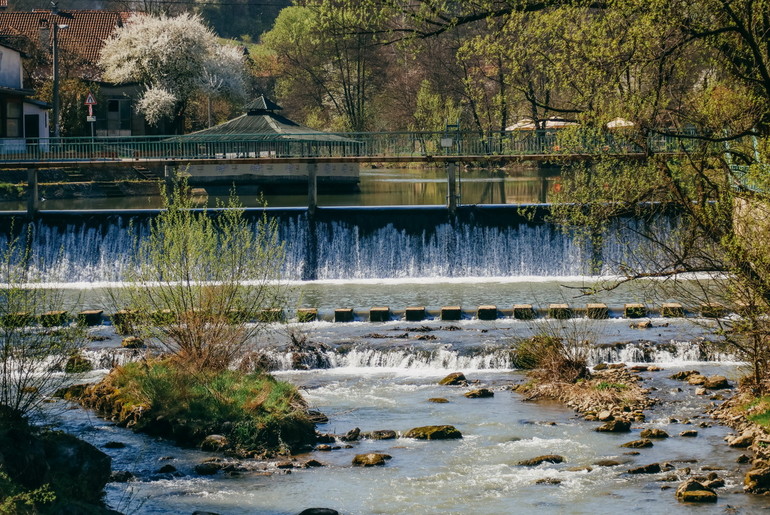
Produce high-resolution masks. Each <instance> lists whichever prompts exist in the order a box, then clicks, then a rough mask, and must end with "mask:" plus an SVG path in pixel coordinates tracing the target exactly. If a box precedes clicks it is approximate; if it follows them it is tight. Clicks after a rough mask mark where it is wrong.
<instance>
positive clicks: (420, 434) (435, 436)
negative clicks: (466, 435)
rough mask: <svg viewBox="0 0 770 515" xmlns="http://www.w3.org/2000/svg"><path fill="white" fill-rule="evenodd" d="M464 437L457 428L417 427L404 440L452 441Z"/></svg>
mask: <svg viewBox="0 0 770 515" xmlns="http://www.w3.org/2000/svg"><path fill="white" fill-rule="evenodd" d="M462 437H463V435H462V433H460V431H458V430H457V429H456V428H455V426H422V427H415V428H413V429H410V430H409V431H407V432H406V434H405V435H404V438H416V439H418V440H452V439H455V438H462Z"/></svg>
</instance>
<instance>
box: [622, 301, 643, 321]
mask: <svg viewBox="0 0 770 515" xmlns="http://www.w3.org/2000/svg"><path fill="white" fill-rule="evenodd" d="M623 316H624V317H626V318H642V317H646V316H647V308H646V307H644V304H638V303H633V304H625V305H624V306H623Z"/></svg>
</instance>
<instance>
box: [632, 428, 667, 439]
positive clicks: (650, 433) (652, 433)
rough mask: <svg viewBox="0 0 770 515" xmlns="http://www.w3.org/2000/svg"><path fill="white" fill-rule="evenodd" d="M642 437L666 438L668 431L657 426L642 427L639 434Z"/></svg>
mask: <svg viewBox="0 0 770 515" xmlns="http://www.w3.org/2000/svg"><path fill="white" fill-rule="evenodd" d="M639 436H641V437H642V438H668V433H666V432H665V431H663V430H662V429H658V428H657V427H653V428H650V429H643V430H642V432H641V433H640V434H639Z"/></svg>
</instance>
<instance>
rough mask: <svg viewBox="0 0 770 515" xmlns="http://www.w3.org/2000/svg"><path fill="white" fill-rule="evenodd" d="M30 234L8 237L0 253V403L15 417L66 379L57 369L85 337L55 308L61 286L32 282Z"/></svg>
mask: <svg viewBox="0 0 770 515" xmlns="http://www.w3.org/2000/svg"><path fill="white" fill-rule="evenodd" d="M30 236H31V234H30V233H23V234H22V236H20V237H16V238H11V239H10V240H9V242H8V244H7V246H6V247H5V249H4V250H3V251H2V253H0V258H1V259H2V261H1V262H0V283H2V287H1V288H0V406H6V407H8V408H10V412H8V413H15V414H18V415H21V416H29V415H32V414H35V415H39V414H40V413H41V411H42V408H43V406H44V401H45V399H46V397H47V396H50V395H53V393H54V392H55V391H56V389H58V388H60V387H62V386H64V385H65V384H66V383H67V382H68V381H69V378H68V377H67V376H65V375H63V374H62V373H61V371H62V370H64V369H66V368H67V363H68V361H69V360H70V359H71V358H72V357H73V356H76V355H77V353H78V351H79V350H80V349H81V348H82V346H83V344H84V342H85V340H84V334H83V331H82V329H80V328H79V327H77V326H76V325H73V324H70V323H69V322H68V321H67V319H66V318H67V317H66V313H64V312H63V311H60V310H61V306H62V305H63V300H62V294H61V291H60V290H57V289H55V288H50V287H46V286H42V285H39V284H35V283H36V280H35V278H34V275H33V273H32V272H31V268H32V267H30V266H29V263H30V259H31V254H30V245H29V242H30ZM54 310H56V311H54ZM38 322H40V325H38ZM3 413H6V412H5V411H3Z"/></svg>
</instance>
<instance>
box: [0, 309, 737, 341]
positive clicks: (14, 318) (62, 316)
mask: <svg viewBox="0 0 770 515" xmlns="http://www.w3.org/2000/svg"><path fill="white" fill-rule="evenodd" d="M134 313H135V312H132V311H130V310H125V309H124V310H119V311H116V312H114V313H112V314H109V315H106V314H103V312H102V311H101V310H86V311H80V312H79V313H77V314H76V315H75V317H74V318H75V320H76V321H77V322H78V323H80V324H81V325H85V326H95V325H101V324H103V323H104V322H105V321H110V322H111V323H112V325H113V326H114V327H115V330H116V332H117V333H118V334H128V333H130V332H131V329H132V327H131V326H132V318H133V317H134V316H135V314H134ZM729 314H730V311H729V310H728V309H727V308H726V307H725V306H723V305H721V304H704V305H696V306H693V307H691V308H689V309H685V308H684V307H683V305H682V304H680V303H677V302H666V303H662V304H660V306H659V307H658V308H656V307H648V306H646V305H644V304H640V303H627V304H624V305H623V306H622V307H620V306H618V307H614V308H612V307H608V306H607V305H606V304H603V303H588V304H585V305H582V306H572V305H570V304H564V303H561V304H549V305H548V306H546V307H539V308H538V307H536V306H533V305H532V304H514V305H513V306H512V307H510V308H505V307H498V306H496V305H494V304H485V305H481V306H478V307H476V308H463V307H462V306H443V307H441V308H440V309H433V308H431V309H428V308H426V307H425V306H410V307H407V308H405V309H391V308H390V307H389V306H374V307H371V308H369V309H368V310H366V309H360V310H356V309H354V308H337V309H334V310H333V311H332V312H331V313H329V312H328V311H326V312H321V311H319V309H318V308H309V307H303V308H297V309H296V311H295V312H294V314H293V315H292V312H291V311H284V310H282V309H278V308H273V309H265V310H263V311H261V312H259V313H258V314H257V316H256V319H257V321H259V322H263V323H277V322H299V323H308V322H316V321H327V322H356V321H359V322H364V321H368V322H374V323H386V322H391V321H399V320H401V321H406V322H422V321H424V320H441V321H459V320H480V321H494V320H500V319H509V320H521V321H527V320H533V319H537V318H550V319H554V320H567V319H571V318H588V319H593V320H602V319H608V318H625V319H629V320H633V319H638V318H649V317H660V318H683V317H686V316H696V317H702V318H716V317H723V316H727V315H729ZM155 315H156V316H157V317H158V321H159V323H161V322H162V323H170V319H168V317H169V316H171V312H170V311H168V310H166V311H160V312H158V313H156V314H155ZM0 318H2V320H0V324H4V325H6V326H14V327H23V326H25V325H34V324H35V323H37V324H39V325H41V326H43V327H48V326H55V325H60V324H62V323H63V322H64V321H66V320H67V319H68V314H67V312H65V311H50V312H47V313H44V314H42V315H40V316H39V317H37V318H35V317H33V316H32V315H31V314H29V313H13V314H10V315H5V316H4V317H0ZM235 319H236V320H241V321H242V318H239V317H235Z"/></svg>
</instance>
